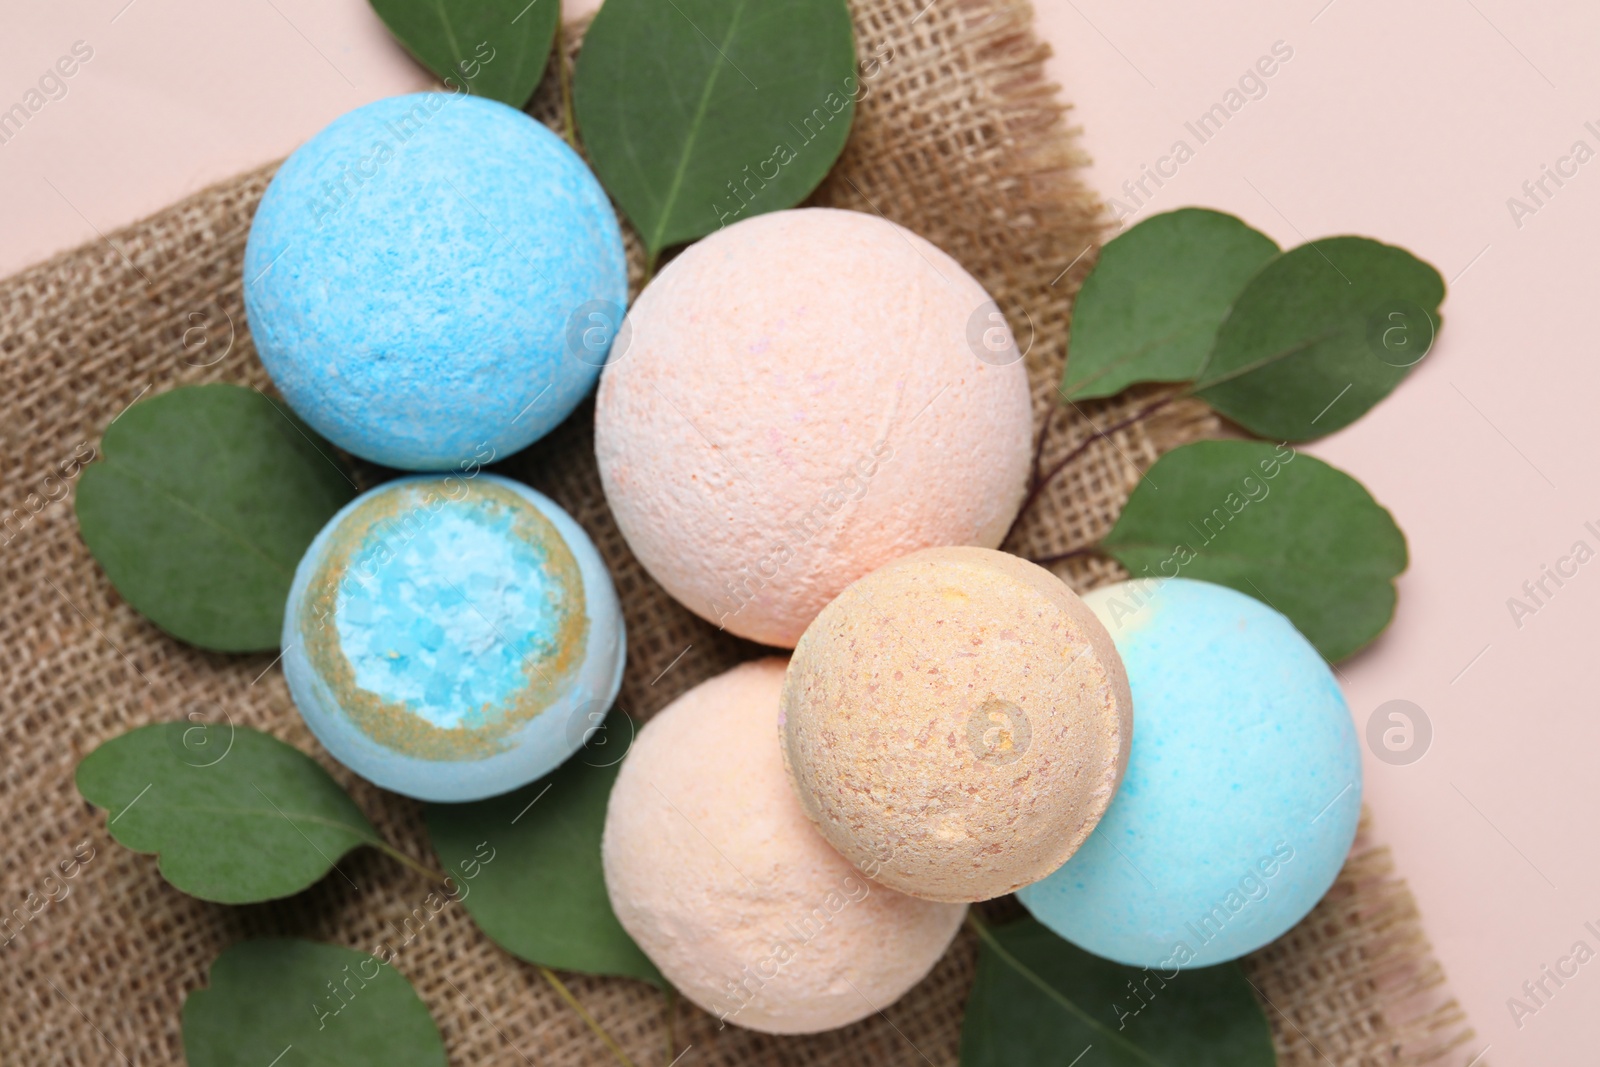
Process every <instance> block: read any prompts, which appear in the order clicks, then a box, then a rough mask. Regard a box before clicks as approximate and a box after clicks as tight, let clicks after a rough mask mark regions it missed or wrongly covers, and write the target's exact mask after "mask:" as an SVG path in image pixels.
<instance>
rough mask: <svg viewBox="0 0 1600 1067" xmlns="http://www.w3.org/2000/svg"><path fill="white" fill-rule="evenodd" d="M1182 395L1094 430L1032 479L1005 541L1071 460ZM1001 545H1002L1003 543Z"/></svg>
mask: <svg viewBox="0 0 1600 1067" xmlns="http://www.w3.org/2000/svg"><path fill="white" fill-rule="evenodd" d="M1183 395H1184V393H1183V392H1182V391H1181V390H1180V391H1179V392H1175V393H1168V394H1167V395H1166V396H1164V397H1162V398H1161V399H1160V400H1157V401H1156V402H1155V403H1153V404H1147V405H1146V406H1144V407H1142V408H1140V409H1139V410H1138V411H1135V412H1134V413H1133V414H1132V415H1129V416H1127V417H1126V418H1122V419H1118V420H1117V421H1116V422H1114V423H1112V424H1111V425H1110V426H1107V427H1105V428H1104V429H1099V430H1096V431H1094V432H1093V433H1091V434H1090V435H1089V436H1088V437H1085V438H1084V439H1083V440H1082V441H1079V442H1078V443H1077V445H1075V446H1074V447H1073V449H1072V450H1071V451H1070V452H1068V453H1067V454H1066V455H1065V456H1062V457H1061V459H1059V460H1058V461H1057V462H1056V465H1055V466H1053V467H1051V468H1050V469H1049V470H1048V471H1046V472H1045V474H1044V476H1043V477H1036V478H1035V479H1034V481H1033V488H1032V489H1029V490H1028V495H1027V496H1025V497H1023V498H1022V506H1021V507H1019V508H1018V509H1017V517H1016V518H1015V519H1013V520H1012V521H1011V529H1009V530H1007V531H1006V540H1010V538H1011V535H1012V534H1013V533H1015V532H1016V530H1017V527H1018V526H1019V525H1021V523H1022V517H1023V516H1024V515H1026V514H1027V513H1028V509H1029V508H1031V507H1033V505H1034V503H1035V502H1037V501H1038V499H1039V497H1040V496H1042V495H1043V494H1044V491H1045V489H1046V488H1047V487H1048V486H1049V485H1050V483H1051V482H1052V481H1054V480H1055V478H1056V476H1057V475H1058V474H1060V473H1061V472H1062V471H1064V470H1066V469H1067V467H1068V466H1069V465H1071V463H1072V461H1073V460H1075V459H1077V458H1078V457H1079V456H1081V455H1083V454H1084V453H1085V452H1087V451H1088V450H1089V446H1090V445H1093V444H1094V443H1095V442H1096V441H1101V440H1104V439H1105V438H1107V437H1110V436H1111V435H1112V434H1114V433H1118V432H1120V431H1122V430H1126V429H1127V428H1128V427H1130V426H1132V425H1134V424H1135V423H1137V422H1140V421H1142V420H1144V419H1147V418H1149V417H1150V416H1151V415H1154V414H1155V413H1156V412H1158V411H1160V410H1161V409H1162V408H1164V407H1166V406H1167V405H1168V404H1170V403H1172V402H1173V401H1174V400H1176V399H1178V398H1179V397H1180V396H1183ZM1045 425H1046V427H1047V428H1048V426H1049V422H1048V420H1046V424H1045ZM1040 452H1041V453H1042V452H1043V438H1041V439H1040ZM1001 543H1002V544H1004V541H1002V542H1001Z"/></svg>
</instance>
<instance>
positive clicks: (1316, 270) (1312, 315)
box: [1195, 237, 1444, 441]
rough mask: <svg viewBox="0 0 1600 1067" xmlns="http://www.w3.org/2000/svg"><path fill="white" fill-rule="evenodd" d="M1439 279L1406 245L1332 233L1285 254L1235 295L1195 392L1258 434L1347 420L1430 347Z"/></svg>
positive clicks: (1318, 429)
mask: <svg viewBox="0 0 1600 1067" xmlns="http://www.w3.org/2000/svg"><path fill="white" fill-rule="evenodd" d="M1443 300H1444V280H1443V279H1442V278H1440V277H1439V272H1438V271H1436V270H1434V269H1433V267H1431V266H1429V265H1428V264H1427V263H1424V262H1423V261H1422V260H1420V259H1417V258H1416V257H1415V256H1413V255H1412V254H1411V253H1410V252H1407V251H1406V250H1405V249H1402V248H1393V247H1391V246H1389V245H1385V244H1379V243H1378V242H1377V241H1372V240H1368V239H1367V238H1365V237H1331V238H1328V239H1327V240H1321V241H1313V242H1311V243H1310V244H1305V245H1301V246H1300V247H1299V248H1296V249H1293V250H1292V251H1289V252H1285V253H1284V254H1283V255H1281V256H1279V257H1278V258H1277V259H1275V260H1273V261H1272V262H1271V263H1269V264H1267V265H1266V266H1265V267H1263V268H1262V269H1261V271H1260V273H1258V274H1257V275H1256V276H1255V277H1254V278H1252V279H1251V280H1250V283H1249V284H1248V285H1247V286H1245V289H1244V292H1242V293H1240V294H1239V297H1238V299H1237V300H1235V301H1234V303H1233V310H1232V311H1231V312H1229V314H1228V318H1227V320H1226V321H1224V322H1223V324H1222V327H1221V329H1219V330H1218V331H1217V339H1216V345H1215V346H1214V347H1213V348H1212V350H1211V357H1210V359H1209V360H1208V361H1207V363H1206V366H1205V369H1204V370H1203V371H1201V372H1200V378H1199V381H1198V382H1196V383H1195V392H1196V393H1197V394H1198V395H1199V396H1200V398H1201V399H1202V400H1204V401H1205V402H1206V403H1208V404H1210V405H1211V406H1212V407H1213V408H1216V409H1217V411H1219V412H1221V413H1222V414H1224V415H1226V416H1227V417H1228V418H1230V419H1232V420H1233V421H1234V422H1237V423H1238V424H1239V425H1240V426H1243V427H1244V428H1245V429H1247V430H1249V431H1250V432H1251V433H1254V434H1258V435H1259V436H1262V437H1267V438H1271V439H1272V440H1275V441H1309V440H1311V439H1313V438H1316V437H1321V436H1322V435H1324V434H1329V433H1332V432H1333V431H1335V430H1338V429H1340V428H1342V427H1345V426H1348V425H1350V424H1351V423H1352V422H1354V421H1355V420H1356V419H1358V418H1360V417H1361V416H1362V415H1364V414H1365V413H1366V412H1367V410H1368V409H1370V408H1371V407H1372V406H1373V405H1374V404H1376V403H1377V402H1378V401H1380V400H1382V399H1383V398H1384V397H1386V396H1388V395H1389V393H1390V392H1392V391H1393V390H1394V387H1395V386H1397V385H1399V384H1400V381H1401V379H1403V378H1404V377H1405V376H1406V375H1407V374H1409V373H1411V369H1412V368H1413V367H1415V366H1416V365H1417V364H1418V363H1419V362H1421V360H1422V358H1423V357H1424V356H1425V355H1427V354H1428V351H1429V349H1431V348H1432V346H1433V342H1434V338H1435V336H1436V335H1437V333H1438V330H1439V326H1440V321H1441V320H1440V318H1439V304H1440V303H1441V302H1442V301H1443Z"/></svg>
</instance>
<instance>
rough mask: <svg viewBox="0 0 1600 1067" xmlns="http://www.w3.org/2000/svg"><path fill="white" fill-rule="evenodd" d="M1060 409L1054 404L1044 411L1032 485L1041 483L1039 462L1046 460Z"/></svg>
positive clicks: (1030, 472)
mask: <svg viewBox="0 0 1600 1067" xmlns="http://www.w3.org/2000/svg"><path fill="white" fill-rule="evenodd" d="M1060 410H1061V409H1060V408H1058V407H1056V406H1055V405H1054V404H1052V405H1051V406H1050V410H1048V411H1046V412H1045V413H1044V425H1042V426H1040V427H1039V440H1038V441H1036V442H1035V443H1034V446H1033V463H1032V464H1031V465H1029V467H1028V484H1029V485H1030V486H1032V485H1037V484H1039V464H1041V463H1043V462H1044V443H1045V442H1046V441H1048V440H1049V439H1050V424H1051V423H1052V422H1054V421H1055V418H1056V412H1058V411H1060ZM1008 532H1009V531H1008Z"/></svg>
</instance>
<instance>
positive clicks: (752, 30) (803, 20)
mask: <svg viewBox="0 0 1600 1067" xmlns="http://www.w3.org/2000/svg"><path fill="white" fill-rule="evenodd" d="M855 59H856V55H855V42H854V33H853V30H852V28H851V24H850V9H849V7H848V6H847V4H846V3H845V0H606V3H605V5H604V6H603V7H601V8H600V11H599V13H598V14H597V15H595V18H594V22H593V23H592V24H591V25H590V26H589V31H588V33H587V34H586V35H585V36H584V39H583V50H582V52H581V53H579V56H578V67H577V72H576V74H575V77H574V84H573V103H574V107H575V110H576V113H577V120H578V128H579V129H580V130H581V131H582V134H583V144H584V148H585V149H586V150H587V151H588V154H589V158H590V160H591V161H592V162H593V164H594V169H595V172H596V173H597V174H598V175H599V177H600V181H601V183H602V184H603V185H604V186H605V187H606V190H607V191H608V192H609V193H610V194H611V197H612V199H614V200H615V201H616V202H617V204H618V206H619V207H621V209H622V211H623V212H624V213H625V214H626V215H627V216H628V218H629V219H630V220H632V222H633V225H634V227H635V229H637V230H638V231H639V236H640V238H641V239H642V240H643V242H644V245H645V248H646V249H647V250H648V251H649V253H650V255H651V256H655V255H657V254H659V253H660V252H661V250H662V249H664V248H668V247H670V246H672V245H675V244H681V243H682V242H685V241H691V240H694V239H695V238H697V237H703V236H704V235H706V234H708V233H710V232H712V231H713V230H717V229H720V228H721V227H723V226H726V225H731V224H732V223H734V222H736V221H738V220H740V219H746V218H749V217H750V216H752V215H758V214H760V213H762V212H766V211H778V210H781V209H783V208H788V207H793V206H794V205H795V204H798V203H799V202H800V201H801V200H803V199H805V197H806V195H807V194H808V193H810V192H811V190H812V189H814V188H816V186H817V183H818V182H820V181H821V180H822V178H823V176H824V175H826V174H827V173H828V170H829V168H831V167H832V166H833V161H834V160H835V159H836V158H838V155H839V153H840V151H842V150H843V148H844V143H845V138H846V136H847V135H848V134H849V132H850V121H851V118H852V117H853V115H854V113H855V101H856V98H857V97H858V96H860V95H861V94H862V93H863V92H864V91H865V85H864V81H863V78H862V77H858V76H857V74H856V70H855ZM874 62H877V61H876V60H875V61H874ZM873 69H874V70H876V68H873ZM866 76H868V77H870V75H866Z"/></svg>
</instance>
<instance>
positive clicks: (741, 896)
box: [600, 659, 966, 1034]
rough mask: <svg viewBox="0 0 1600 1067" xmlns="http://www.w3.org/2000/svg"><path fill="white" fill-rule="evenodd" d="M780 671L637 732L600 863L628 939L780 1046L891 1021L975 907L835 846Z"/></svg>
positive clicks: (696, 995) (726, 683) (750, 677)
mask: <svg viewBox="0 0 1600 1067" xmlns="http://www.w3.org/2000/svg"><path fill="white" fill-rule="evenodd" d="M783 669H784V661H783V660H781V659H764V660H758V661H756V662H754V663H746V664H743V665H741V666H738V667H735V668H734V669H733V670H731V671H728V672H727V673H726V674H720V675H718V676H717V677H715V678H712V679H710V680H708V681H705V682H702V683H700V684H699V685H697V686H695V687H694V688H693V689H691V690H689V691H688V692H687V693H685V694H683V695H682V696H681V697H679V698H678V699H677V700H675V701H673V702H672V703H671V704H669V705H668V706H667V707H666V709H665V710H663V711H662V712H661V713H660V714H659V715H657V716H656V717H655V718H653V719H651V720H650V722H649V724H648V725H647V726H645V728H644V729H643V730H641V731H640V732H639V736H638V738H637V739H636V740H635V741H634V743H633V748H632V749H631V750H630V751H629V752H628V758H627V760H626V761H625V762H624V763H623V764H622V771H621V773H620V774H619V775H618V776H617V783H616V785H615V786H613V787H612V790H611V801H610V803H609V804H608V805H607V807H606V826H605V834H604V836H603V837H602V838H601V844H600V857H601V861H602V863H603V864H604V867H605V878H606V892H607V894H608V895H609V896H610V898H611V906H612V908H613V909H614V910H615V911H616V914H617V919H618V920H619V921H620V922H621V923H622V926H623V929H625V930H627V931H628V933H629V935H630V936H632V938H633V939H634V940H635V941H636V942H638V944H639V947H640V948H642V949H644V951H645V954H646V955H647V956H649V957H650V958H651V959H652V960H653V961H655V964H656V966H657V967H659V968H660V969H661V973H662V974H664V975H666V976H667V978H668V979H669V980H670V981H671V982H672V984H673V985H674V986H676V987H677V988H678V990H679V991H680V992H682V993H683V995H684V996H686V997H688V998H689V999H690V1000H692V1001H694V1002H695V1003H696V1004H698V1005H699V1006H700V1007H702V1008H704V1009H705V1010H706V1011H708V1012H711V1013H712V1014H714V1015H716V1016H717V1017H718V1018H719V1019H721V1020H722V1021H724V1022H730V1023H736V1024H738V1025H739V1026H744V1027H748V1028H750V1029H752V1030H762V1031H765V1032H767V1033H773V1034H805V1033H815V1032H817V1031H820V1030H831V1029H834V1028H835V1027H840V1026H845V1025H847V1024H849V1023H853V1022H855V1021H856V1020H858V1019H862V1018H865V1017H866V1016H868V1015H871V1014H873V1013H874V1012H876V1011H880V1010H882V1009H883V1008H885V1007H887V1006H888V1005H889V1004H891V1003H892V1002H894V1001H895V1000H898V999H899V998H900V996H901V994H903V993H905V991H906V990H908V989H910V988H911V987H912V986H914V985H916V984H917V983H918V982H919V981H921V980H922V978H923V976H924V975H926V974H927V973H928V971H929V970H930V969H931V968H932V967H933V965H934V964H935V963H936V962H938V959H939V957H940V956H942V955H944V951H945V949H946V948H948V947H949V945H950V941H951V939H952V938H954V937H955V934H956V930H957V929H958V928H959V927H960V926H961V919H962V916H963V915H965V914H966V908H965V907H962V906H960V905H956V904H936V903H932V902H930V901H926V900H916V899H914V898H912V897H908V896H904V895H902V894H900V893H896V892H894V891H892V890H889V889H885V888H884V887H883V886H881V885H878V884H876V883H874V882H873V881H871V879H869V878H868V877H866V876H864V875H863V874H862V872H861V871H858V870H857V869H856V868H854V867H852V866H851V865H850V864H849V863H848V862H846V860H845V859H844V857H843V856H840V855H839V853H837V852H835V851H834V850H833V849H832V848H830V847H829V846H828V843H827V842H826V841H824V840H823V839H822V837H821V835H819V834H818V833H817V831H816V829H815V828H814V827H813V826H812V825H811V823H810V822H809V821H808V820H807V819H806V816H805V813H804V812H802V811H801V810H800V805H799V804H798V803H796V801H795V797H794V791H793V790H791V789H790V788H789V782H788V779H787V778H786V777H785V776H784V772H783V757H782V756H781V755H780V753H779V750H778V697H779V693H780V692H781V690H782V688H783Z"/></svg>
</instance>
